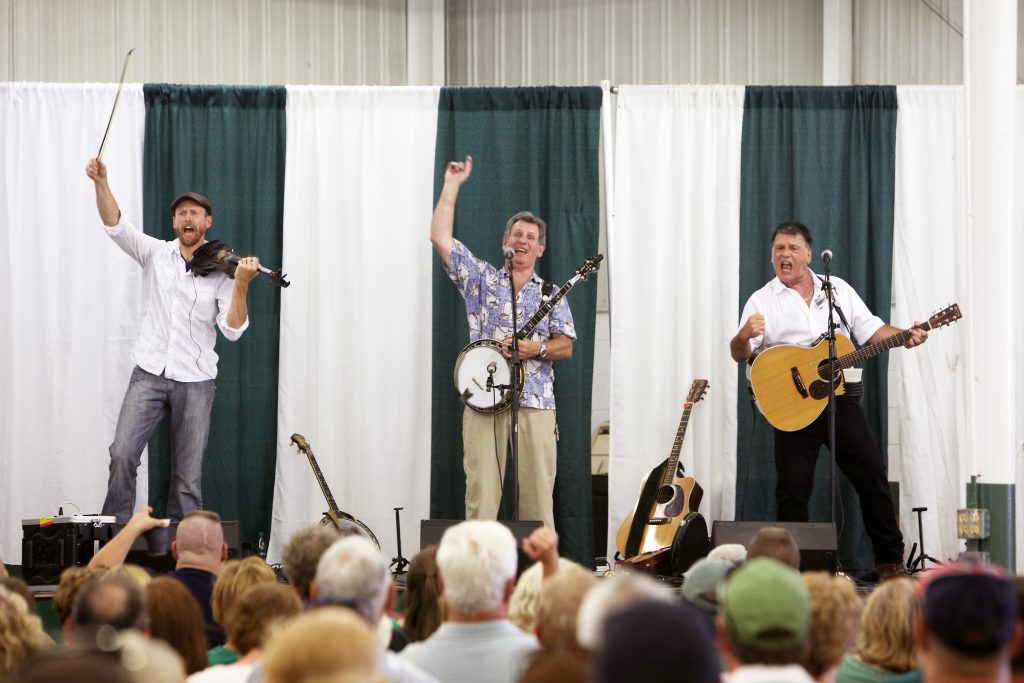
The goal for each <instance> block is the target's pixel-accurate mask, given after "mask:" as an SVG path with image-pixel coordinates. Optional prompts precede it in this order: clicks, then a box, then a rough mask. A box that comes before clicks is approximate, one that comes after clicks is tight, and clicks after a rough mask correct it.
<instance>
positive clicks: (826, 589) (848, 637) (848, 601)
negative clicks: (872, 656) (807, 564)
mask: <svg viewBox="0 0 1024 683" xmlns="http://www.w3.org/2000/svg"><path fill="white" fill-rule="evenodd" d="M800 576H801V578H803V580H804V585H806V586H807V593H808V595H809V596H810V598H811V633H810V643H811V647H810V650H809V651H808V653H807V657H806V658H805V660H804V668H805V669H807V671H808V672H809V673H810V674H811V675H812V676H814V677H815V678H818V677H820V676H821V675H822V674H823V673H825V672H826V671H828V670H829V669H831V668H832V667H833V666H835V665H837V664H838V663H839V662H840V661H841V660H842V658H843V655H844V654H845V653H846V651H847V650H848V649H850V643H851V642H853V638H854V636H855V635H856V634H857V622H858V621H859V619H860V612H861V608H862V607H863V605H862V604H861V600H860V597H859V596H858V595H857V590H856V588H854V585H853V582H852V581H851V580H850V579H848V578H846V577H845V576H832V575H831V574H829V573H827V572H805V573H803V574H801V575H800Z"/></svg>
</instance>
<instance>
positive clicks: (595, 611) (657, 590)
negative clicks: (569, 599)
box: [576, 574, 675, 652]
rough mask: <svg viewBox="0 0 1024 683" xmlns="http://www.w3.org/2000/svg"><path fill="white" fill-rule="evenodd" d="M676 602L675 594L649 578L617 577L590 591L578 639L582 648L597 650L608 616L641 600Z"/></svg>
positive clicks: (580, 618)
mask: <svg viewBox="0 0 1024 683" xmlns="http://www.w3.org/2000/svg"><path fill="white" fill-rule="evenodd" d="M650 600H656V601H661V602H674V601H675V598H674V597H673V596H672V593H671V592H670V591H669V590H668V588H666V587H665V586H663V585H662V584H660V583H658V582H657V581H655V580H654V579H652V578H651V577H649V576H644V575H643V574H616V575H614V576H612V577H611V578H610V579H606V580H604V581H602V582H600V583H599V584H597V586H595V587H594V588H593V589H591V590H590V591H589V592H588V593H587V595H586V597H584V598H583V602H582V603H581V604H580V612H579V616H578V617H577V622H576V638H577V640H579V644H580V646H581V647H584V648H586V649H588V650H592V651H595V652H596V651H597V650H599V649H600V648H601V641H602V640H603V639H604V625H605V622H607V621H608V617H610V616H612V615H613V614H616V613H618V612H620V611H622V610H623V609H625V608H626V607H629V606H630V605H634V604H636V603H638V602H641V601H650Z"/></svg>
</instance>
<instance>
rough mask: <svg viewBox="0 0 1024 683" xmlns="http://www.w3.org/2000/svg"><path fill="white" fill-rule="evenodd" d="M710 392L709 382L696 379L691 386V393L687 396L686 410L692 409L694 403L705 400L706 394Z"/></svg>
mask: <svg viewBox="0 0 1024 683" xmlns="http://www.w3.org/2000/svg"><path fill="white" fill-rule="evenodd" d="M707 392H708V381H707V380H706V379H695V380H693V384H691V385H690V393H688V394H687V395H686V403H685V404H684V406H683V407H684V408H690V407H692V406H693V404H694V403H696V402H698V401H700V400H703V398H704V394H706V393H707Z"/></svg>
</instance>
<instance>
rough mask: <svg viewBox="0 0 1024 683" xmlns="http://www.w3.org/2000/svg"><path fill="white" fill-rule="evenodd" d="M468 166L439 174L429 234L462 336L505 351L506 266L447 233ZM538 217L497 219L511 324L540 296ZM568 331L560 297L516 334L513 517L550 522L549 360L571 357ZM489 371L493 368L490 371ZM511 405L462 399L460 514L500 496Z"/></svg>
mask: <svg viewBox="0 0 1024 683" xmlns="http://www.w3.org/2000/svg"><path fill="white" fill-rule="evenodd" d="M472 172H473V159H472V157H468V156H467V157H466V160H465V162H462V163H460V162H457V161H453V162H451V163H449V164H448V167H447V168H446V169H445V174H444V187H443V188H442V189H441V196H440V197H439V198H438V200H437V206H436V207H435V209H434V216H433V219H432V221H431V224H430V241H431V242H432V243H433V245H434V249H436V250H437V253H438V254H439V255H440V256H441V260H442V261H444V265H445V268H446V270H447V272H448V276H449V277H450V278H451V279H452V282H454V283H455V286H456V287H458V289H459V293H460V294H462V297H463V299H465V302H466V315H467V316H468V318H469V335H470V341H477V340H479V339H495V340H502V352H503V354H504V356H505V357H506V358H509V357H511V350H510V344H511V335H512V298H511V297H512V291H511V289H510V287H509V274H508V266H506V268H505V269H502V270H499V269H498V268H495V267H494V266H493V265H491V264H490V263H488V262H487V261H484V260H482V259H478V258H476V257H475V256H474V255H473V254H472V253H471V252H470V251H469V249H467V248H466V245H464V244H462V243H461V242H459V241H458V240H456V239H454V237H452V233H453V227H454V223H455V200H456V198H457V197H458V194H459V189H460V188H461V187H462V185H463V183H465V182H466V181H467V180H468V179H469V176H470V174H471V173H472ZM545 239H546V225H545V223H544V221H543V220H541V219H540V218H538V217H537V216H534V215H533V214H532V213H530V212H528V211H522V212H520V213H517V214H516V215H514V216H512V217H511V218H510V219H509V220H508V224H507V225H506V227H505V234H504V237H503V239H502V248H503V250H506V251H507V250H509V249H511V250H512V257H511V276H512V278H511V279H512V283H513V285H514V287H515V296H516V309H517V310H516V314H517V318H518V319H517V321H516V326H515V327H516V329H517V330H518V329H519V328H520V327H522V325H523V322H524V321H526V320H528V319H529V318H530V317H531V316H533V315H534V314H535V313H536V312H537V310H538V309H539V308H540V306H541V305H542V304H543V303H544V298H543V297H544V296H545V295H546V294H547V291H546V290H547V288H545V286H544V281H543V280H542V279H541V278H540V277H538V276H537V274H536V273H534V270H533V269H534V265H535V264H536V262H537V259H538V258H540V256H541V255H542V254H543V253H544V249H545ZM575 338H576V330H575V328H574V327H573V322H572V313H570V311H569V306H568V304H567V303H566V302H565V300H564V299H562V300H561V301H559V302H558V304H557V305H556V306H555V307H554V309H552V311H551V313H550V315H548V316H547V317H546V318H544V320H543V321H542V322H541V323H540V324H539V325H537V327H536V328H535V329H534V331H533V334H532V335H531V336H530V338H528V339H522V340H520V342H519V355H520V358H521V359H522V362H523V365H524V367H525V374H526V381H525V384H524V388H523V394H522V399H521V402H520V405H521V410H520V412H519V460H520V462H519V484H520V490H521V493H520V501H519V502H520V510H519V513H520V514H519V517H520V518H521V519H539V520H543V522H544V524H545V525H546V526H548V527H550V528H554V515H553V505H552V494H553V492H554V486H555V464H556V441H557V436H558V426H557V424H556V423H555V394H554V379H555V373H554V369H553V368H552V365H551V363H552V361H556V360H565V359H568V358H571V357H572V343H573V340H574V339H575ZM492 374H493V371H492ZM510 426H511V411H508V410H506V411H504V412H500V413H494V414H482V413H479V412H476V411H475V410H473V409H471V408H470V407H469V406H468V405H467V407H466V408H465V410H464V412H463V415H462V439H463V446H464V458H463V466H464V468H465V470H466V519H495V518H496V517H497V514H498V506H499V504H500V502H501V491H502V480H503V477H504V472H505V466H504V463H505V459H506V457H507V455H508V443H509V429H510Z"/></svg>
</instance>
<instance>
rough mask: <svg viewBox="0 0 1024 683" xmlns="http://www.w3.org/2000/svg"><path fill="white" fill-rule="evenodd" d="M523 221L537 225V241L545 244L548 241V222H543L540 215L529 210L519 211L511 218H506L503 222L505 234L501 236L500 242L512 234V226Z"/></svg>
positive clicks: (506, 239) (505, 240)
mask: <svg viewBox="0 0 1024 683" xmlns="http://www.w3.org/2000/svg"><path fill="white" fill-rule="evenodd" d="M519 221H523V222H524V223H531V224H533V225H536V226H537V242H539V243H540V244H547V241H548V224H547V223H545V222H544V219H543V218H541V217H540V216H537V215H535V214H534V213H533V212H531V211H520V212H519V213H517V214H516V215H514V216H512V218H509V219H508V222H507V223H505V236H504V237H502V239H501V241H502V242H507V241H508V236H509V235H511V234H512V226H513V225H515V224H516V223H518V222H519Z"/></svg>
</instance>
